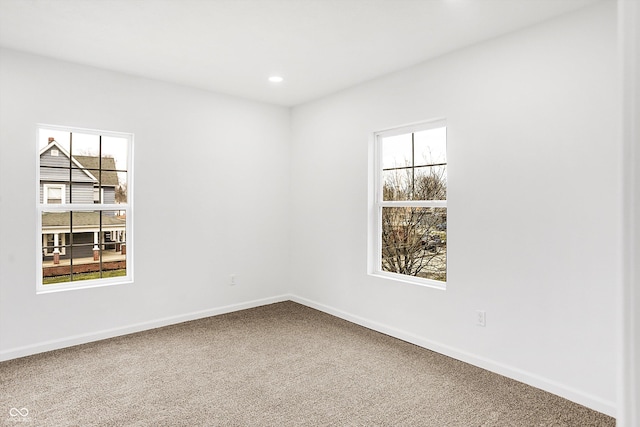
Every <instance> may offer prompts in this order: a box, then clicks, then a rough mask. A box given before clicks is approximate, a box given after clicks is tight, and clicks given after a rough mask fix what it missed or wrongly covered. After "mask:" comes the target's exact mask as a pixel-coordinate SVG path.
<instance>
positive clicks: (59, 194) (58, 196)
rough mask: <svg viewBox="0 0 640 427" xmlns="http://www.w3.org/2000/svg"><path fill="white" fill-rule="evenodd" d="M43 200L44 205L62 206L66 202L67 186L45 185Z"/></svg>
mask: <svg viewBox="0 0 640 427" xmlns="http://www.w3.org/2000/svg"><path fill="white" fill-rule="evenodd" d="M42 187H43V193H44V194H43V198H44V200H43V201H42V203H45V204H62V203H64V200H65V197H64V196H65V185H64V184H43V186H42Z"/></svg>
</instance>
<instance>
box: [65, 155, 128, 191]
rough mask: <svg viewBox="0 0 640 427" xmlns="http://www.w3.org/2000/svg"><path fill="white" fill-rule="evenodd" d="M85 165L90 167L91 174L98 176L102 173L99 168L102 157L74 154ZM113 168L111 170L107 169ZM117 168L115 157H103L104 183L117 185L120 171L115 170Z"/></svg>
mask: <svg viewBox="0 0 640 427" xmlns="http://www.w3.org/2000/svg"><path fill="white" fill-rule="evenodd" d="M73 158H74V159H76V160H77V161H78V163H80V164H81V165H82V166H83V167H85V168H87V169H89V170H90V171H91V174H92V175H93V176H95V177H96V178H99V176H98V175H100V173H99V171H98V169H99V168H100V158H99V157H98V156H73ZM105 169H111V170H105ZM114 169H116V161H115V159H114V158H113V157H103V158H102V174H101V175H102V176H101V178H102V185H109V186H110V185H113V186H114V187H117V186H118V184H119V182H118V173H117V172H115V171H114Z"/></svg>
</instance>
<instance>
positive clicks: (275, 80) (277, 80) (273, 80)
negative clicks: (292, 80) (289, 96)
mask: <svg viewBox="0 0 640 427" xmlns="http://www.w3.org/2000/svg"><path fill="white" fill-rule="evenodd" d="M269 81H270V82H271V83H282V82H283V81H284V79H283V78H282V77H280V76H271V77H269Z"/></svg>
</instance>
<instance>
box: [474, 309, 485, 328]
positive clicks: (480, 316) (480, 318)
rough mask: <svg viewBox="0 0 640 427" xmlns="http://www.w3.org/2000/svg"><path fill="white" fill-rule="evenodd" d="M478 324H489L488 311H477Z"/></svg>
mask: <svg viewBox="0 0 640 427" xmlns="http://www.w3.org/2000/svg"><path fill="white" fill-rule="evenodd" d="M476 325H478V326H487V312H486V311H484V310H478V311H476Z"/></svg>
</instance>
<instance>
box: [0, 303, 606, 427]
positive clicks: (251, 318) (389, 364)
mask: <svg viewBox="0 0 640 427" xmlns="http://www.w3.org/2000/svg"><path fill="white" fill-rule="evenodd" d="M0 403H1V405H0V411H1V412H0V422H1V423H4V424H5V425H14V426H15V425H30V426H52V427H62V426H83V427H84V426H119V427H120V426H420V427H429V426H434V427H435V426H437V427H443V426H464V427H472V426H509V427H514V426H580V427H587V426H614V425H615V420H614V419H613V418H611V417H608V416H606V415H603V414H600V413H598V412H595V411H592V410H590V409H587V408H585V407H583V406H580V405H577V404H575V403H572V402H569V401H567V400H565V399H562V398H560V397H557V396H555V395H552V394H549V393H546V392H543V391H541V390H538V389H535V388H533V387H529V386H527V385H524V384H522V383H519V382H516V381H513V380H510V379H507V378H505V377H502V376H500V375H496V374H493V373H490V372H487V371H485V370H482V369H480V368H476V367H473V366H471V365H468V364H465V363H462V362H459V361H456V360H454V359H451V358H448V357H445V356H442V355H440V354H437V353H434V352H431V351H428V350H425V349H423V348H420V347H417V346H414V345H412V344H408V343H406V342H403V341H400V340H397V339H395V338H391V337H389V336H386V335H383V334H379V333H377V332H374V331H371V330H369V329H366V328H363V327H360V326H357V325H354V324H352V323H349V322H346V321H344V320H341V319H337V318H335V317H332V316H329V315H327V314H324V313H321V312H318V311H316V310H313V309H311V308H308V307H304V306H302V305H299V304H296V303H293V302H284V303H278V304H272V305H268V306H264V307H258V308H254V309H250V310H244V311H240V312H236V313H231V314H226V315H221V316H216V317H211V318H207V319H202V320H196V321H192V322H187V323H182V324H179V325H174V326H169V327H165V328H161V329H155V330H151V331H146V332H142V333H138V334H133V335H128V336H124V337H119V338H113V339H109V340H105V341H99V342H96V343H91V344H85V345H81V346H77V347H72V348H68V349H63V350H57V351H52V352H48V353H42V354H38V355H34V356H30V357H25V358H21V359H15V360H11V361H7V362H3V363H0ZM11 408H14V409H11ZM23 408H24V409H23ZM25 410H26V411H28V413H26V411H25ZM19 411H21V412H19Z"/></svg>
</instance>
